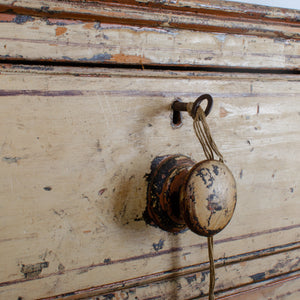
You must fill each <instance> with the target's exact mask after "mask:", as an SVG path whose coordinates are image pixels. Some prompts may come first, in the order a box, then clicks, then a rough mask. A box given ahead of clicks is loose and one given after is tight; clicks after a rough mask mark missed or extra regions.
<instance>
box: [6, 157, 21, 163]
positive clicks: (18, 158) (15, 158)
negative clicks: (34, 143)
mask: <svg viewBox="0 0 300 300" xmlns="http://www.w3.org/2000/svg"><path fill="white" fill-rule="evenodd" d="M20 159H22V157H16V156H14V157H8V156H5V157H2V161H4V162H7V163H8V164H14V163H15V164H16V163H18V161H19V160H20Z"/></svg>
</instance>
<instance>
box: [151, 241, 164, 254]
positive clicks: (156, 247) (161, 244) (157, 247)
mask: <svg viewBox="0 0 300 300" xmlns="http://www.w3.org/2000/svg"><path fill="white" fill-rule="evenodd" d="M164 243H165V241H164V240H162V239H160V240H159V242H158V243H153V244H152V246H153V248H154V250H155V251H158V250H161V249H162V248H163V247H164Z"/></svg>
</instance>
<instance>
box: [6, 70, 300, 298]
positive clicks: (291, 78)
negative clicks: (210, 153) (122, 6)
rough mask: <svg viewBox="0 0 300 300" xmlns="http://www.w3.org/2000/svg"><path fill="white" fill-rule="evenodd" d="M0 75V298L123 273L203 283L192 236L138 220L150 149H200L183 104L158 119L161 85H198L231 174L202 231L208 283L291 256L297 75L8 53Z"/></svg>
mask: <svg viewBox="0 0 300 300" xmlns="http://www.w3.org/2000/svg"><path fill="white" fill-rule="evenodd" d="M0 76H1V78H0V97H1V101H0V105H1V109H0V124H1V125H0V145H1V148H0V153H1V161H0V165H1V168H0V176H1V180H0V185H1V191H2V193H1V196H0V197H1V201H0V205H1V210H0V217H1V223H0V226H1V229H0V236H1V237H0V242H1V247H0V257H1V260H0V264H1V265H0V281H1V284H0V298H1V299H16V298H17V297H23V298H22V299H33V298H43V297H51V296H54V295H61V298H63V297H65V298H73V299H74V298H76V297H77V298H80V297H82V295H85V296H86V295H91V296H92V295H93V294H101V293H109V292H110V291H111V290H115V291H116V290H117V289H122V288H125V287H128V288H130V287H132V286H136V285H140V286H143V285H147V286H148V287H147V288H148V291H150V290H151V291H152V292H151V293H154V294H155V293H156V295H160V294H159V293H161V292H162V291H165V293H167V291H168V289H169V290H171V291H172V293H173V296H174V286H177V288H178V287H179V286H181V287H183V288H182V289H179V288H178V295H181V296H182V297H186V298H187V297H195V296H199V295H205V293H206V292H207V288H208V282H207V280H208V278H207V270H208V264H207V260H208V258H207V246H206V239H205V238H203V237H198V236H196V235H195V234H193V233H191V232H190V231H187V232H185V233H183V234H178V235H172V234H168V233H166V232H163V231H161V230H160V229H157V228H154V227H151V226H149V225H146V224H145V221H144V220H143V212H144V209H145V206H146V188H147V182H146V179H145V174H147V173H149V171H150V164H151V161H152V160H153V159H154V158H155V157H156V156H158V155H165V154H175V153H182V154H185V155H189V156H191V157H192V158H193V159H195V160H201V159H202V158H203V153H202V150H201V147H200V145H198V142H197V140H196V138H195V136H194V134H193V130H192V120H191V119H190V117H188V116H187V115H185V116H184V125H183V126H182V127H181V128H180V129H178V130H174V129H172V127H171V126H170V113H171V111H170V104H171V103H172V101H173V100H174V98H175V97H181V98H182V99H183V100H185V101H194V100H195V99H196V98H197V97H198V96H199V95H200V94H202V93H210V94H211V95H212V96H213V97H214V100H215V102H214V107H213V111H212V113H211V115H210V116H209V118H208V123H209V125H210V127H211V130H212V134H213V136H214V138H215V141H216V143H217V144H218V146H219V149H220V151H221V152H222V153H223V155H224V157H225V160H226V163H227V165H228V166H229V167H230V169H231V170H232V171H233V174H234V176H235V178H236V180H237V188H238V204H237V208H236V211H235V214H234V216H233V220H232V221H231V223H230V224H229V225H228V227H227V228H226V229H225V230H224V232H221V233H220V234H218V235H217V236H216V245H215V259H216V260H217V290H218V291H222V290H226V289H229V288H231V287H234V286H237V285H244V284H249V283H251V282H253V281H257V280H262V279H268V278H271V277H274V276H277V275H281V274H285V273H288V272H291V271H297V270H299V268H300V257H299V255H300V251H299V246H300V243H299V242H298V241H299V238H300V234H299V227H300V223H299V208H300V207H299V201H298V200H299V180H300V177H299V176H300V175H299V170H298V169H299V163H300V161H299V160H300V157H299V151H300V139H299V125H300V110H299V93H300V88H299V87H300V85H299V77H298V76H295V75H282V74H281V75H268V74H264V75H258V74H252V75H251V74H231V73H227V74H226V73H212V72H208V73H205V72H174V71H165V72H162V71H135V70H130V71H127V70H109V69H107V70H106V69H97V68H93V69H84V68H67V67H65V68H58V67H56V68H55V67H51V66H48V67H43V66H33V67H30V66H19V65H15V66H9V65H2V67H1V75H0ZM271 254H273V255H271ZM174 276H175V277H176V276H177V277H176V278H177V279H176V280H175V281H174V280H173V281H172V280H171V278H173V277H174ZM191 276H192V277H191ZM193 276H195V277H193ZM187 278H190V279H191V280H188V279H187ZM163 280H165V281H163ZM157 281H159V282H160V283H159V284H155V283H154V282H157ZM163 282H165V284H163ZM149 285H150V286H152V288H151V289H150V286H149ZM154 287H157V289H155V288H154ZM87 289H89V290H87ZM75 291H78V292H75ZM140 291H142V290H140ZM68 293H70V294H68ZM166 295H167V294H166ZM154 296H155V295H154ZM116 299H117V298H116ZM141 299H144V298H142V297H141ZM165 299H167V298H165ZM169 299H174V298H169ZM180 299H182V298H180Z"/></svg>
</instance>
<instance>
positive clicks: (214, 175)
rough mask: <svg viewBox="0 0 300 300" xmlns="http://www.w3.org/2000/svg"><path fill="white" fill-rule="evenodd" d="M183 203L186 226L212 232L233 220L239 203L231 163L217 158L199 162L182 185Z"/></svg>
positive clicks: (201, 233) (212, 233)
mask: <svg viewBox="0 0 300 300" xmlns="http://www.w3.org/2000/svg"><path fill="white" fill-rule="evenodd" d="M180 201H181V207H182V208H183V214H184V220H185V222H186V224H187V226H188V227H189V228H190V229H191V230H192V231H193V232H195V233H197V234H200V235H204V236H212V235H214V234H216V233H218V232H219V231H221V230H222V229H223V228H224V227H225V226H226V225H227V224H228V223H229V221H230V220H231V218H232V215H233V212H234V209H235V205H236V183H235V179H234V177H233V175H232V173H231V171H230V170H229V169H228V167H227V166H226V165H225V164H224V163H222V162H220V161H216V160H205V161H202V162H199V163H197V164H196V165H194V167H193V168H192V169H191V170H190V171H189V174H188V176H187V178H186V181H185V184H184V186H183V187H182V189H181V200H180Z"/></svg>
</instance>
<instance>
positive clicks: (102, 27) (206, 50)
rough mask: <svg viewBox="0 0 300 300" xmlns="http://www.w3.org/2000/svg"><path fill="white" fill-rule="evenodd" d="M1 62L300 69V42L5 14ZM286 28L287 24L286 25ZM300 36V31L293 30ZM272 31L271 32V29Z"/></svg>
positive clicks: (1, 28) (0, 25)
mask: <svg viewBox="0 0 300 300" xmlns="http://www.w3.org/2000/svg"><path fill="white" fill-rule="evenodd" d="M0 21H1V23H0V58H2V59H10V60H34V61H39V60H43V61H60V62H67V63H72V62H73V63H74V62H80V63H93V64H95V63H106V64H107V63H112V64H126V65H128V64H134V65H140V66H141V67H142V66H143V65H172V66H192V67H196V66H202V67H203V66H210V67H237V68H251V69H255V68H256V69H257V68H262V69H289V70H299V68H300V40H299V39H297V40H296V39H293V38H290V39H282V37H281V36H279V37H259V36H255V32H253V35H240V34H232V33H230V31H229V32H228V33H220V32H216V33H214V32H198V33H197V34H195V32H194V31H192V30H178V29H172V28H165V29H164V28H149V27H137V26H129V25H127V26H124V25H117V24H107V23H102V22H101V23H100V22H85V21H80V20H67V19H65V20H60V19H53V18H44V17H43V18H39V17H33V16H20V15H13V14H2V15H0ZM280 26H282V25H280ZM287 28H289V29H290V30H293V31H294V33H295V34H298V35H300V28H299V27H297V26H295V27H293V26H292V27H287ZM268 30H270V29H269V28H268Z"/></svg>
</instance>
